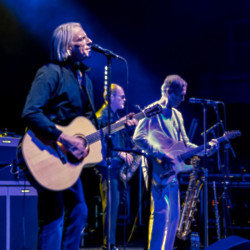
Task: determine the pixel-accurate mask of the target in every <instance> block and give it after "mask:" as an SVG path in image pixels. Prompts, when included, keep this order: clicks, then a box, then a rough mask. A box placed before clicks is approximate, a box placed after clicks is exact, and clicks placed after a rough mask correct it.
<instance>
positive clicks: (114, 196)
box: [100, 164, 127, 246]
mask: <svg viewBox="0 0 250 250" xmlns="http://www.w3.org/2000/svg"><path fill="white" fill-rule="evenodd" d="M119 171H120V168H119V165H118V166H117V165H116V167H114V164H112V168H111V169H110V187H111V188H110V193H111V195H110V196H111V200H110V211H111V216H110V217H111V221H110V244H111V245H115V244H116V227H117V217H118V209H119V203H120V198H121V194H122V193H123V192H122V191H124V185H123V183H122V182H121V181H120V179H119ZM100 191H101V198H102V209H103V224H104V237H103V243H104V246H106V245H107V232H108V219H109V218H108V217H109V216H108V204H107V201H108V192H107V171H102V178H101V185H100ZM122 198H124V199H127V198H126V197H125V196H122Z"/></svg>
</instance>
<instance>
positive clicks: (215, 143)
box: [207, 139, 218, 156]
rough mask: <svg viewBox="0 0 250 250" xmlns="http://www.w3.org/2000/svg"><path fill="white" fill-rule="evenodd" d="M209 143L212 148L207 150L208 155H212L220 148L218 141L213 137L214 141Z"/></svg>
mask: <svg viewBox="0 0 250 250" xmlns="http://www.w3.org/2000/svg"><path fill="white" fill-rule="evenodd" d="M208 145H209V146H210V148H209V149H208V151H207V155H208V156H211V155H212V154H214V153H215V152H216V151H217V150H218V141H217V140H216V139H212V141H210V142H209V143H208Z"/></svg>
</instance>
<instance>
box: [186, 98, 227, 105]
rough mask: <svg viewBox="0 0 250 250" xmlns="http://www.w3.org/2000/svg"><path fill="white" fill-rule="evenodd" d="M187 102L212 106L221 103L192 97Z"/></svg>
mask: <svg viewBox="0 0 250 250" xmlns="http://www.w3.org/2000/svg"><path fill="white" fill-rule="evenodd" d="M189 102H190V103H200V104H206V105H212V106H214V105H217V104H220V103H223V102H221V101H213V100H208V99H201V98H194V97H192V98H189Z"/></svg>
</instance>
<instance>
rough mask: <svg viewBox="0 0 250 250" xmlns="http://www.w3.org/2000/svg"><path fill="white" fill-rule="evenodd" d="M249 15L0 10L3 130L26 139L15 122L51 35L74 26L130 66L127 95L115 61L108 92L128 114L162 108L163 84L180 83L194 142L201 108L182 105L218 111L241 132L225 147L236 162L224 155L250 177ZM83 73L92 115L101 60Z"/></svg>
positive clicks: (202, 4)
mask: <svg viewBox="0 0 250 250" xmlns="http://www.w3.org/2000/svg"><path fill="white" fill-rule="evenodd" d="M249 13H250V3H249V1H248V0H238V1H233V0H220V1H218V0H216V1H215V0H193V1H186V0H155V1H148V0H143V1H142V0H137V1H132V0H116V1H115V0H106V1H100V0H99V1H98V0H85V1H83V0H81V1H80V0H61V1H59V0H51V1H38V0H36V1H24V0H16V1H10V0H9V1H7V0H1V1H0V55H1V68H0V72H1V75H0V76H1V77H0V81H1V83H0V84H1V85H0V86H1V91H0V114H1V120H0V130H1V131H2V134H3V133H4V132H6V131H8V132H9V135H11V133H15V134H18V135H22V134H23V133H24V126H23V124H22V121H21V112H22V109H23V106H24V102H25V99H26V96H27V93H28V90H29V89H30V86H31V83H32V80H33V78H34V75H35V73H36V71H37V69H38V68H39V67H41V66H42V65H43V64H44V63H46V62H48V60H49V52H50V51H49V47H50V37H51V34H52V32H53V30H54V29H55V28H56V27H57V26H58V25H60V24H61V23H64V22H68V21H77V22H80V23H81V24H82V25H83V27H84V29H85V31H86V33H87V34H88V35H89V37H90V38H91V39H92V40H93V41H94V43H98V44H100V45H101V46H103V47H105V48H108V49H111V50H112V51H114V52H115V53H117V54H119V55H121V56H123V57H125V58H126V59H127V62H128V68H129V83H128V85H127V84H126V74H127V72H126V67H125V64H124V63H123V62H121V61H118V60H113V63H112V82H117V83H119V84H121V85H122V86H123V87H124V88H125V90H126V94H127V99H128V103H129V105H128V106H129V110H130V111H134V110H135V108H134V105H137V104H139V105H140V106H141V107H144V106H146V105H148V104H150V103H152V102H153V101H155V100H157V99H159V98H160V86H161V84H162V82H163V80H164V78H165V77H166V76H167V75H168V74H179V75H181V76H182V77H183V78H184V79H185V80H186V81H187V82H188V84H189V86H188V93H187V96H186V101H185V103H184V104H182V105H181V107H180V110H181V111H182V112H183V116H184V120H185V125H186V129H187V131H189V127H190V124H191V122H192V119H193V118H196V119H198V127H197V130H196V131H195V136H194V139H193V141H194V142H195V143H197V144H200V143H202V137H201V136H200V133H201V132H202V127H203V125H202V123H203V117H202V106H201V105H199V104H196V105H195V104H189V103H188V99H189V98H190V97H199V98H207V99H212V100H220V101H223V102H224V103H225V113H224V112H223V108H222V106H221V105H220V106H219V114H220V118H221V119H222V120H223V121H224V122H225V121H226V127H227V129H228V130H232V129H239V130H241V132H242V136H241V137H240V138H237V139H235V140H232V146H233V149H234V151H235V153H236V156H237V158H236V159H233V158H232V155H231V153H230V171H231V172H232V173H248V172H249V162H250V159H249V157H250V156H249V143H248V141H249V139H250V138H249V125H248V123H249V109H250V98H249V94H250V71H249V67H250V60H249V58H250V15H249ZM86 64H87V65H88V66H90V67H91V68H92V71H91V73H90V76H91V78H92V80H93V84H94V90H95V104H96V109H99V108H100V106H101V104H102V102H103V100H102V92H103V85H104V80H103V73H104V66H105V64H106V59H105V57H104V56H103V55H100V54H97V53H92V56H91V58H89V59H87V60H86ZM225 114H226V116H225ZM216 122H217V121H216V116H215V112H214V109H213V108H212V107H208V112H207V126H208V127H210V126H211V125H213V124H215V123H216ZM220 135H221V134H220ZM245 171H246V172H245Z"/></svg>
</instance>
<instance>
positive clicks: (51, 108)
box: [22, 22, 96, 250]
mask: <svg viewBox="0 0 250 250" xmlns="http://www.w3.org/2000/svg"><path fill="white" fill-rule="evenodd" d="M91 43H92V41H91V39H90V38H89V37H88V36H87V34H86V32H85V31H84V30H83V28H82V26H81V25H80V24H79V23H73V22H72V23H65V24H62V25H60V26H59V27H57V28H56V29H55V31H54V33H53V36H52V53H51V62H50V63H48V64H46V65H45V66H43V67H41V68H40V69H39V70H38V72H37V74H36V76H35V79H34V81H33V83H32V86H31V90H30V92H29V95H28V97H27V100H26V104H25V107H24V110H23V115H22V116H23V119H24V121H25V123H26V125H27V126H28V127H29V128H30V129H31V130H32V131H33V132H35V133H36V134H37V135H40V136H43V137H45V138H48V139H49V140H53V141H54V142H57V141H58V142H60V143H61V144H63V145H64V147H65V148H66V149H67V150H68V151H69V152H70V153H71V154H73V155H74V156H75V157H76V158H77V159H80V158H82V157H84V156H86V154H87V152H86V151H87V149H86V148H85V146H84V144H83V141H82V140H81V139H79V138H78V137H73V136H70V135H68V134H65V133H62V131H60V130H59V129H58V128H57V127H56V126H55V124H60V125H68V124H69V123H70V122H71V121H72V120H73V119H74V118H75V117H77V116H85V117H87V118H89V119H90V120H91V121H92V122H93V124H95V120H96V119H94V118H95V113H94V108H93V91H92V83H91V81H90V79H89V78H88V76H87V74H86V72H87V70H88V68H87V67H86V66H85V65H84V64H83V63H82V61H83V60H84V59H85V58H87V57H88V56H89V53H90V51H91ZM31 181H32V182H34V180H32V179H31ZM62 181H63V180H62ZM35 187H36V188H37V191H38V220H39V235H38V249H43V250H45V249H47V250H49V249H50V250H60V249H65V250H68V249H71V250H78V249H79V244H80V237H81V232H82V230H83V228H84V226H85V225H86V222H87V206H86V203H85V199H84V193H83V190H82V184H81V181H80V179H78V181H77V182H76V183H75V184H74V185H73V186H72V187H70V188H68V189H67V190H64V191H58V192H55V191H50V190H48V189H46V188H44V187H42V186H40V185H39V184H38V183H35Z"/></svg>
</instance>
